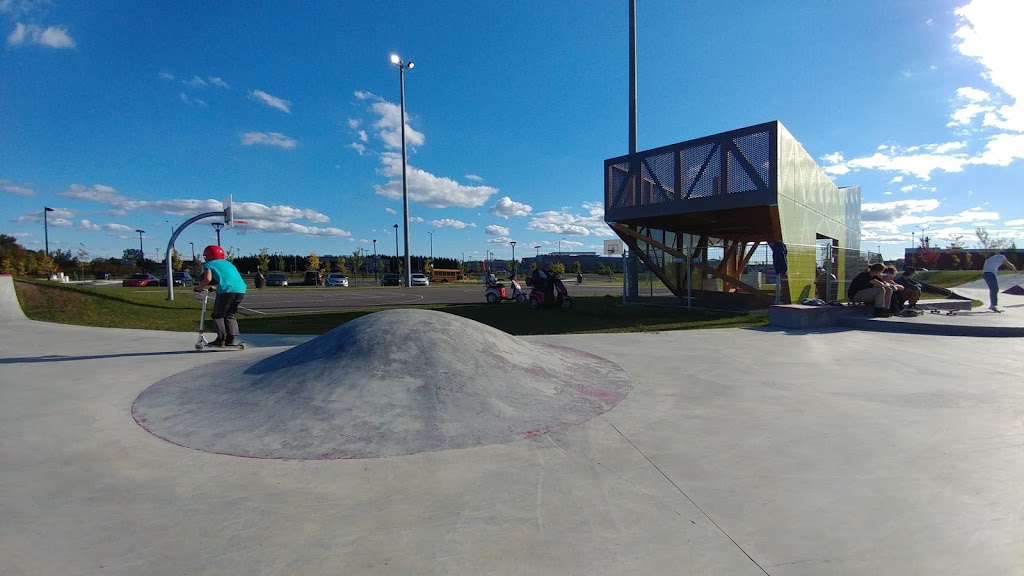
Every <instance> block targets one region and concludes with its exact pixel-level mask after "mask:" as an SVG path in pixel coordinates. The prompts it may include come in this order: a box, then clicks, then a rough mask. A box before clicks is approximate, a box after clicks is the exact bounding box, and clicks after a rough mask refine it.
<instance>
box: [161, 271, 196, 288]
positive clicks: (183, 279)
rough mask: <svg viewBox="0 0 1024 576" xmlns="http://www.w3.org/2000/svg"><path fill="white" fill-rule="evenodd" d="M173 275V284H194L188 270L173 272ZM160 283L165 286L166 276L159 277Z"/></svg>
mask: <svg viewBox="0 0 1024 576" xmlns="http://www.w3.org/2000/svg"><path fill="white" fill-rule="evenodd" d="M173 276H174V285H175V286H193V285H194V284H195V279H193V278H192V275H191V274H189V273H188V272H175V273H174V274H173ZM160 285H161V286H167V276H164V277H163V278H161V279H160Z"/></svg>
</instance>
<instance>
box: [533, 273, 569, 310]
mask: <svg viewBox="0 0 1024 576" xmlns="http://www.w3.org/2000/svg"><path fill="white" fill-rule="evenodd" d="M547 283H548V284H549V285H550V291H546V290H544V288H543V287H541V288H538V287H537V286H536V285H534V284H532V283H531V286H530V288H531V289H530V299H529V302H530V308H533V309H534V310H536V309H538V308H540V307H542V306H559V307H561V308H564V309H566V310H568V309H569V308H572V296H569V291H568V290H566V288H565V284H563V283H562V276H561V275H560V274H552V275H549V276H548V281H547Z"/></svg>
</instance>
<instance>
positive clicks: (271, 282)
mask: <svg viewBox="0 0 1024 576" xmlns="http://www.w3.org/2000/svg"><path fill="white" fill-rule="evenodd" d="M287 285H288V277H287V276H285V275H284V274H280V273H277V272H271V273H270V274H267V286H287Z"/></svg>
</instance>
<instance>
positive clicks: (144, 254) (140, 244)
mask: <svg viewBox="0 0 1024 576" xmlns="http://www.w3.org/2000/svg"><path fill="white" fill-rule="evenodd" d="M136 232H138V233H139V254H140V255H141V256H142V259H143V260H145V259H146V251H145V250H143V249H142V235H143V234H145V233H146V231H145V230H136Z"/></svg>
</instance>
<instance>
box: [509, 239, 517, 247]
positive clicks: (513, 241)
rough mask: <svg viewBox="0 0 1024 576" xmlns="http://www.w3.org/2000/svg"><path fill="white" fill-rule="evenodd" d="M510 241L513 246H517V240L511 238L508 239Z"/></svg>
mask: <svg viewBox="0 0 1024 576" xmlns="http://www.w3.org/2000/svg"><path fill="white" fill-rule="evenodd" d="M508 243H509V244H511V245H513V246H515V245H516V241H515V240H509V241H508Z"/></svg>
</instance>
